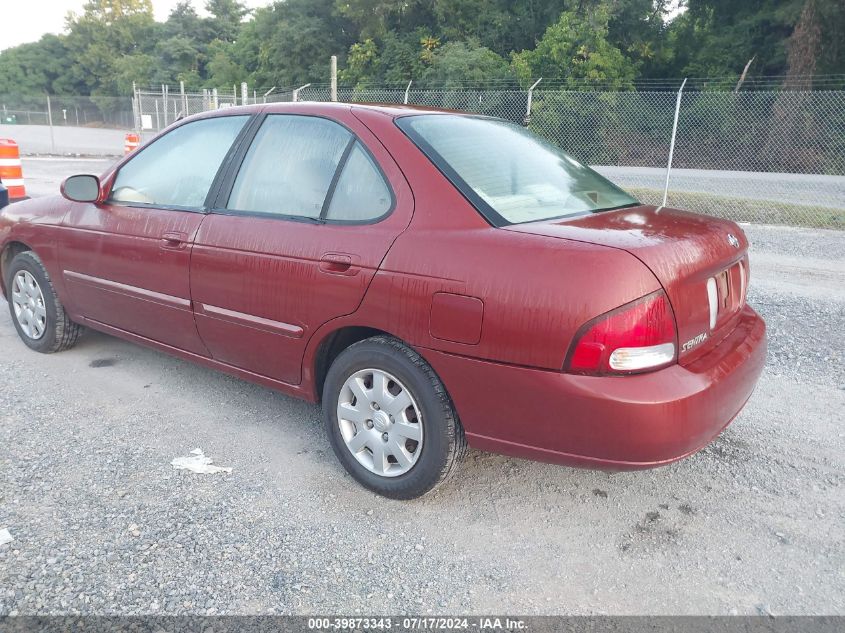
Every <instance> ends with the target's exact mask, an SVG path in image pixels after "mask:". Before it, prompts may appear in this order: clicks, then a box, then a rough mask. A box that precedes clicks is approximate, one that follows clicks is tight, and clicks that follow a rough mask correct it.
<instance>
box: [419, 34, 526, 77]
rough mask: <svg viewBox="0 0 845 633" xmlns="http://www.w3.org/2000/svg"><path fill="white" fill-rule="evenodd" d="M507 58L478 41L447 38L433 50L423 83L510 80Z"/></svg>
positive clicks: (510, 73)
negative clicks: (448, 39)
mask: <svg viewBox="0 0 845 633" xmlns="http://www.w3.org/2000/svg"><path fill="white" fill-rule="evenodd" d="M513 79H514V75H513V71H512V70H511V67H510V65H509V64H508V62H507V61H506V60H505V59H504V58H502V57H501V56H499V55H497V54H496V53H494V52H493V51H491V50H490V49H489V48H486V47H484V46H479V45H478V44H477V42H473V41H470V42H449V43H448V44H445V45H444V46H442V47H440V48H438V49H437V50H435V51H434V55H433V57H432V60H431V66H430V67H429V68H428V69H427V70H426V71H425V72H424V73H423V76H422V80H423V82H424V83H427V84H431V85H435V84H436V85H438V86H442V87H444V88H453V87H454V88H457V87H459V86H461V85H463V84H467V83H472V84H475V85H478V86H482V85H483V84H493V85H496V84H497V83H499V82H502V81H508V80H513Z"/></svg>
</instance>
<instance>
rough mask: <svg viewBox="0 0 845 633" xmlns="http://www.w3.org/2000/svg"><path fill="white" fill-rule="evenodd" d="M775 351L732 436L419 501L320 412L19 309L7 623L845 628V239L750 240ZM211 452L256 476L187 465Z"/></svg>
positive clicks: (764, 233) (3, 499)
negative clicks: (483, 619) (837, 623)
mask: <svg viewBox="0 0 845 633" xmlns="http://www.w3.org/2000/svg"><path fill="white" fill-rule="evenodd" d="M747 231H748V233H749V236H750V238H751V240H752V242H753V255H752V257H753V259H752V290H751V292H750V301H751V302H752V303H753V304H754V305H755V306H757V307H758V308H759V309H760V311H761V312H762V314H763V315H764V317H765V318H766V320H767V322H768V324H769V328H770V329H769V332H770V358H769V363H768V366H767V368H766V371H765V373H764V375H763V378H762V379H761V381H760V384H759V386H758V388H757V391H756V392H755V394H754V395H753V396H752V398H751V400H750V402H749V404H748V406H747V407H746V408H745V410H744V411H743V412H742V414H741V415H740V416H739V418H738V419H737V420H736V422H735V423H734V424H733V425H731V426H730V427H729V428H728V429H727V430H726V431H725V432H724V433H723V434H722V435H721V436H720V437H719V438H718V439H717V440H716V441H715V442H714V443H713V444H712V445H711V446H709V447H708V448H706V449H705V450H703V451H701V452H700V453H699V454H697V455H695V456H693V457H691V458H689V459H686V460H684V461H683V462H681V463H678V464H674V465H671V466H668V467H665V468H662V469H658V470H653V471H645V472H635V473H617V474H608V473H601V472H593V471H585V470H576V469H570V468H563V467H558V466H552V465H546V464H539V463H534V462H528V461H522V460H518V459H509V458H505V457H500V456H496V455H491V454H486V453H481V452H471V453H470V455H469V457H468V458H467V459H466V460H465V461H464V462H463V463H462V464H461V467H460V469H459V472H458V473H457V475H456V476H455V477H454V478H453V479H452V480H451V481H450V482H449V483H448V484H447V485H445V486H444V487H442V488H440V489H439V490H438V491H436V492H435V493H434V494H432V495H430V496H428V497H425V498H423V499H421V500H417V501H413V502H395V501H389V500H385V499H382V498H380V497H377V496H375V495H373V494H371V493H369V492H367V491H365V490H363V489H362V488H360V487H358V486H357V485H356V484H355V483H354V482H353V481H352V480H351V479H350V478H349V477H348V476H346V474H345V473H344V471H343V470H342V468H341V467H340V465H339V464H338V463H337V462H336V461H335V458H334V456H333V455H332V453H331V449H330V447H329V445H328V442H327V440H326V439H325V438H324V437H323V432H322V429H321V426H320V421H319V416H320V414H319V410H318V409H317V408H316V407H315V406H312V405H309V404H306V403H303V402H301V401H297V400H294V399H291V398H288V397H286V396H283V395H280V394H278V393H275V392H273V391H270V390H268V389H265V388H262V387H258V386H255V385H252V384H248V383H245V382H242V381H239V380H237V379H234V378H230V377H227V376H224V375H222V374H219V373H216V372H214V371H211V370H207V369H203V368H200V367H197V366H194V365H191V364H189V363H186V362H183V361H180V360H176V359H174V358H171V357H168V356H166V355H164V354H161V353H158V352H154V351H150V350H147V349H144V348H141V347H137V346H134V345H132V344H129V343H125V342H122V341H119V340H117V339H114V338H110V337H107V336H104V335H100V334H96V333H89V334H88V335H87V336H85V337H84V338H83V339H82V340H81V341H80V343H79V345H78V346H77V347H76V348H74V349H73V350H70V351H68V352H65V353H61V354H55V355H52V356H43V355H39V354H35V353H33V352H30V351H29V350H28V349H27V348H26V347H25V346H24V345H23V344H22V343H21V342H20V341H19V340H18V338H17V335H16V333H15V331H14V329H13V327H12V324H11V320H10V318H9V316H8V313H7V312H6V311H5V309H4V310H3V311H2V314H0V355H2V358H3V360H4V362H3V363H2V364H0V529H2V528H8V529H9V531H10V533H11V535H12V537H13V538H14V540H13V541H12V542H11V543H9V544H6V545H0V615H3V614H67V613H74V614H75V613H87V614H90V613H97V614H150V613H168V614H177V613H192V614H193V613H200V614H224V613H225V614H234V613H238V614H264V613H281V614H288V613H294V614H311V613H326V612H342V613H346V614H356V613H363V614H369V613H402V612H410V613H458V612H460V613H467V612H469V613H485V612H497V613H501V612H509V613H520V614H561V613H565V614H729V613H739V614H759V613H773V614H845V607H843V605H845V600H844V599H843V597H845V572H844V571H843V570H845V549H843V547H842V543H843V541H845V527H843V526H845V520H844V519H845V496H843V494H842V493H843V484H845V464H843V456H845V424H843V422H845V418H844V417H843V410H845V359H843V356H845V354H843V345H842V342H841V333H842V331H843V329H845V309H844V308H845V283H843V281H845V233H838V232H825V231H810V230H795V229H782V228H767V227H748V228H747ZM197 447H201V448H202V449H203V450H204V451H205V453H206V455H208V456H210V457H212V458H213V459H214V460H215V463H216V464H218V465H221V466H231V467H232V469H233V471H232V472H231V473H230V474H225V473H221V474H216V475H197V474H192V473H189V472H187V471H177V470H174V469H173V468H172V467H171V466H170V462H171V460H172V459H174V458H176V457H179V456H185V455H188V454H189V452H190V451H191V450H192V449H194V448H197Z"/></svg>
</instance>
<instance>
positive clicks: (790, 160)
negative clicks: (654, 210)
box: [298, 85, 845, 229]
mask: <svg viewBox="0 0 845 633" xmlns="http://www.w3.org/2000/svg"><path fill="white" fill-rule="evenodd" d="M329 98H330V88H329V87H328V86H322V85H321V86H309V87H307V88H303V89H302V90H301V91H300V92H299V94H298V100H302V101H327V100H329ZM676 98H677V93H674V92H667V91H654V92H649V91H628V92H598V91H566V90H541V89H537V90H535V91H534V92H533V95H532V105H531V112H530V116H527V113H528V93H527V92H525V91H516V90H505V91H491V90H459V91H458V90H408V92H407V94H406V92H405V91H404V90H398V89H367V90H351V89H344V88H340V89H338V99H339V100H341V101H354V102H378V103H405V102H406V99H407V103H410V104H415V105H425V106H433V107H445V108H453V109H457V110H464V111H468V112H476V113H480V114H485V115H490V116H496V117H500V118H503V119H508V120H510V121H514V122H516V123H522V124H525V123H526V122H527V123H528V126H529V127H530V128H531V129H532V130H533V131H535V132H537V133H538V134H539V135H541V136H543V137H545V138H547V139H548V140H550V141H551V142H552V143H554V144H555V145H558V146H560V147H562V148H563V149H564V150H565V151H567V152H568V153H569V154H571V155H572V156H574V157H575V158H577V159H578V160H580V161H581V162H584V163H587V164H589V165H591V166H593V167H594V168H596V169H597V170H598V171H599V172H601V173H602V174H604V175H605V176H607V177H608V178H610V179H611V180H613V181H614V182H616V183H617V184H619V185H620V186H622V187H623V188H625V189H627V190H629V191H630V192H632V193H633V194H634V195H635V196H637V197H638V198H639V199H640V200H642V201H643V202H646V203H649V204H655V205H659V204H660V203H661V202H662V200H663V187H664V181H665V177H666V165H667V162H668V157H669V145H670V141H671V137H672V124H673V115H674V109H675V101H676ZM668 204H669V205H670V206H674V207H680V208H686V209H692V210H694V211H698V212H701V213H707V214H709V215H714V216H717V217H725V218H730V219H732V220H736V221H740V222H760V223H767V224H789V225H800V226H815V227H824V228H840V229H843V228H845V91H818V92H809V91H807V92H798V91H774V90H772V91H761V90H755V91H749V92H733V91H726V90H720V91H702V90H698V91H693V92H687V93H685V94H684V95H683V97H682V101H681V109H680V116H679V120H678V132H677V139H676V144H675V151H674V160H673V170H672V179H671V184H670V190H669V197H668Z"/></svg>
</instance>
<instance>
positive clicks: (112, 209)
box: [59, 115, 249, 356]
mask: <svg viewBox="0 0 845 633" xmlns="http://www.w3.org/2000/svg"><path fill="white" fill-rule="evenodd" d="M248 119H249V117H248V116H244V115H239V116H221V117H215V118H208V119H200V120H197V121H192V122H189V123H185V124H183V125H181V126H179V127H177V128H175V129H173V130H171V131H170V132H168V133H167V134H165V135H164V136H161V137H159V138H158V139H157V140H156V141H154V142H153V143H151V144H150V145H148V146H146V147H144V148H143V149H142V150H141V151H140V152H138V153H137V154H135V155H133V157H132V158H131V159H130V160H129V161H128V162H127V163H125V164H124V165H123V166H121V168H120V169H119V170H118V172H117V174H116V175H115V176H114V177H113V182H112V186H111V193H110V197H109V199H108V200H107V201H106V202H105V203H97V204H93V203H92V204H82V203H77V204H74V205H73V207H72V208H71V211H70V212H69V214H68V215H67V217H66V218H65V226H64V227H63V228H64V229H65V230H64V232H63V239H62V242H61V244H60V246H59V248H60V258H61V265H62V275H63V277H64V280H65V283H66V286H67V289H68V293H69V296H70V299H71V302H72V305H73V307H74V312H75V313H76V314H79V315H81V316H83V317H85V318H86V319H88V320H90V321H94V322H97V323H103V324H106V325H109V326H112V327H115V328H118V329H121V330H124V331H126V332H130V333H133V334H137V335H139V336H143V337H145V338H148V339H151V340H154V341H157V342H160V343H165V344H167V345H170V346H173V347H176V348H179V349H183V350H187V351H190V352H193V353H196V354H203V355H206V356H207V355H208V352H207V351H206V349H205V347H204V346H203V344H202V341H201V340H200V338H199V335H198V334H197V330H196V326H195V325H194V316H193V312H192V310H191V295H190V284H189V277H188V275H189V261H190V256H191V244H192V242H193V240H194V237H195V236H196V233H197V230H198V229H199V227H200V225H201V224H202V222H203V219H204V218H205V215H204V211H205V209H204V207H205V204H206V199H207V197H208V194H209V191H210V189H211V187H212V183H213V182H214V181H215V177H216V176H217V174H218V171H219V170H220V167H221V165H222V163H223V161H224V158H225V157H226V155H227V153H228V152H229V150H230V148H231V147H232V144H233V142H234V141H235V139H236V138H237V136H238V134H239V133H240V132H241V131H242V129H243V128H244V126H245V124H246V122H247V120H248Z"/></svg>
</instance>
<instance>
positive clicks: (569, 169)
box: [397, 114, 638, 226]
mask: <svg viewBox="0 0 845 633" xmlns="http://www.w3.org/2000/svg"><path fill="white" fill-rule="evenodd" d="M397 125H399V127H400V128H401V129H402V130H403V131H404V132H405V133H406V134H407V135H408V136H409V137H410V138H411V140H412V141H414V143H415V144H416V145H417V146H418V147H419V148H420V149H421V150H422V151H423V153H424V154H426V156H428V158H429V159H430V160H432V161H433V162H434V163H435V164H436V165H437V166H438V167H439V168H440V169H441V170H442V171H443V172H444V173H445V174H446V176H447V177H448V178H449V179H450V180H451V181H452V182H453V184H454V185H455V186H456V187H458V189H460V190H461V192H462V193H464V195H465V196H466V197H467V198H468V199H469V200H470V201H471V202H472V203H473V204H474V205H475V206H476V208H478V209H479V211H481V212H482V213H483V214H484V215H485V217H487V219H488V220H489V221H490V222H491V223H492V224H494V225H496V226H501V225H507V224H518V223H521V222H532V221H536V220H549V219H553V218H565V217H571V216H579V215H584V214H586V213H596V212H599V211H606V210H609V209H615V208H619V207H625V206H631V205H635V204H638V203H637V201H636V200H635V199H634V198H632V197H631V196H629V195H628V194H627V193H625V192H624V191H622V190H621V189H619V188H618V187H617V186H616V185H614V184H612V183H611V182H610V181H608V180H606V179H605V178H603V177H602V176H600V175H599V174H597V173H596V172H595V171H593V170H592V169H590V168H589V167H586V166H585V165H582V164H580V163H579V162H578V161H576V160H575V159H573V158H571V157H569V156H567V155H566V154H565V153H563V152H562V151H561V150H560V149H558V148H557V147H555V146H553V145H551V144H550V143H548V142H546V141H544V140H542V139H540V138H539V137H538V136H535V135H534V134H533V133H531V132H529V131H528V130H526V129H525V128H522V127H520V126H518V125H515V124H513V123H508V122H506V121H501V120H497V119H487V118H481V117H473V116H461V115H444V114H433V115H431V114H430V115H414V116H407V117H403V118H400V119H398V120H397Z"/></svg>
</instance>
